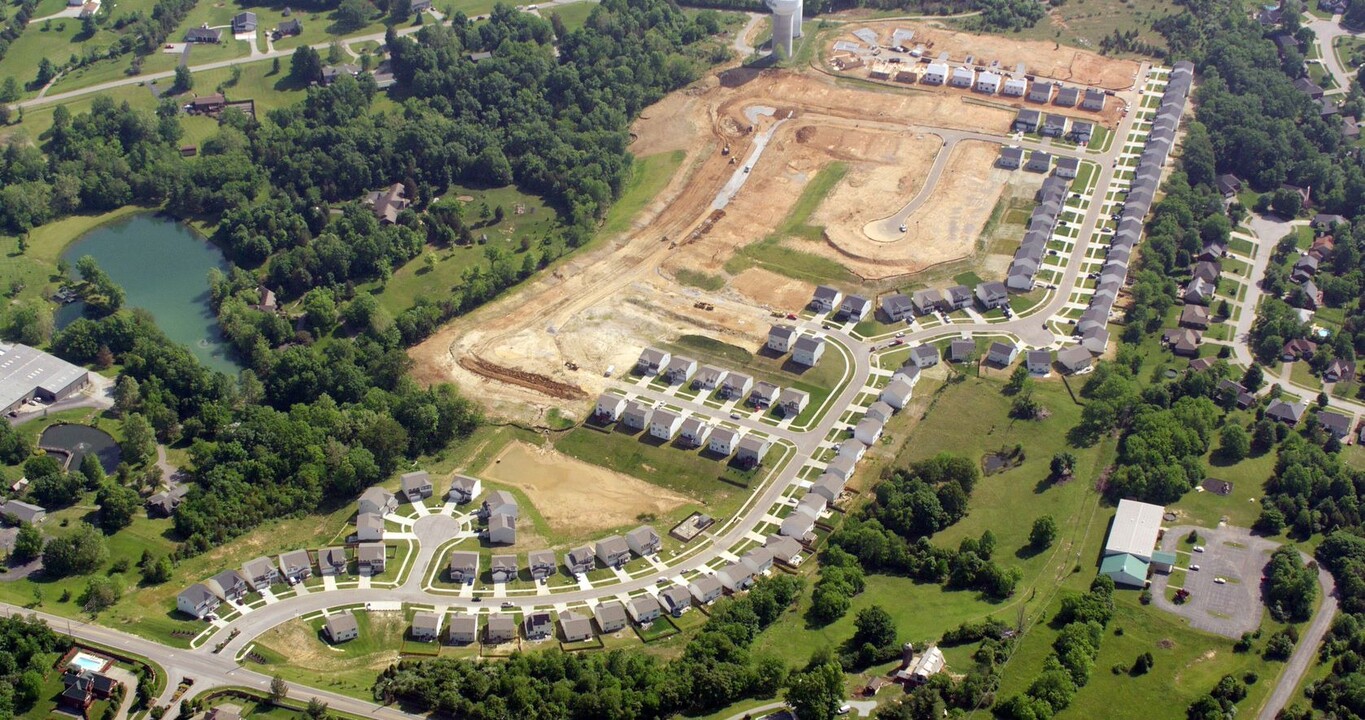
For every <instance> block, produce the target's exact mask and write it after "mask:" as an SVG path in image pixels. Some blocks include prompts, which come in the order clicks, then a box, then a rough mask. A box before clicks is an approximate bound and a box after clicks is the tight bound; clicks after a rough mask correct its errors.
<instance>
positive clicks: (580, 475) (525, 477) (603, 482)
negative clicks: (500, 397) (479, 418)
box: [483, 442, 689, 534]
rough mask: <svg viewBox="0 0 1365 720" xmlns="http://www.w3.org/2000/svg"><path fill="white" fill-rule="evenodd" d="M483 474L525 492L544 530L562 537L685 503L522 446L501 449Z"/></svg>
mask: <svg viewBox="0 0 1365 720" xmlns="http://www.w3.org/2000/svg"><path fill="white" fill-rule="evenodd" d="M483 475H484V476H485V477H487V478H489V479H490V480H495V481H497V482H500V483H503V484H505V485H511V486H513V487H516V488H519V489H521V490H523V491H525V492H526V494H527V495H528V496H529V497H531V498H532V499H533V502H534V503H535V506H536V508H537V509H538V510H539V511H540V514H541V515H542V516H543V517H544V518H545V521H546V522H547V523H549V525H550V527H551V528H552V529H553V530H554V531H555V532H558V533H564V534H583V533H591V532H594V531H597V530H605V529H608V528H614V527H620V526H622V525H626V524H628V523H630V522H633V521H634V520H635V519H636V518H638V517H639V516H640V515H643V514H655V513H657V514H663V513H665V512H668V511H669V510H672V509H674V508H676V507H679V506H681V505H684V504H686V503H687V502H689V500H688V498H686V497H683V496H681V495H678V494H676V493H672V492H669V491H667V490H664V489H662V488H660V487H658V486H656V485H651V484H650V483H647V482H645V481H643V480H637V479H636V478H633V477H630V476H628V475H623V474H621V473H616V472H612V471H611V470H608V469H606V468H603V467H599V466H597V465H590V464H588V463H585V462H582V461H580V460H575V459H574V458H571V457H569V456H567V455H564V454H562V453H559V452H557V451H555V450H554V449H553V448H550V447H535V446H532V445H530V444H527V443H524V442H514V443H511V444H510V445H508V446H507V447H506V448H504V449H503V451H502V452H501V453H500V454H499V455H498V456H497V458H495V459H494V460H493V462H492V463H491V464H490V465H489V466H488V467H487V469H485V470H484V471H483Z"/></svg>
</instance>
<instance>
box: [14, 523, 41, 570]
mask: <svg viewBox="0 0 1365 720" xmlns="http://www.w3.org/2000/svg"><path fill="white" fill-rule="evenodd" d="M42 552H43V534H42V533H41V532H39V531H38V528H36V527H34V526H33V525H29V524H28V523H23V524H21V525H20V526H19V534H18V535H17V536H15V538H14V550H12V551H11V552H10V557H12V558H13V559H14V561H15V562H17V563H20V564H23V563H27V562H30V561H32V560H37V559H38V556H39V555H40V554H42Z"/></svg>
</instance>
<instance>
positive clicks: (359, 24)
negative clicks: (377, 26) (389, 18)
mask: <svg viewBox="0 0 1365 720" xmlns="http://www.w3.org/2000/svg"><path fill="white" fill-rule="evenodd" d="M373 13H374V7H373V6H372V5H370V4H369V3H368V2H365V0H341V4H340V5H338V6H337V10H336V14H335V15H334V17H335V18H336V28H337V30H338V31H340V32H342V33H346V32H351V31H353V30H359V29H360V28H363V27H365V26H366V25H368V24H369V23H370V16H371V15H372V14H373Z"/></svg>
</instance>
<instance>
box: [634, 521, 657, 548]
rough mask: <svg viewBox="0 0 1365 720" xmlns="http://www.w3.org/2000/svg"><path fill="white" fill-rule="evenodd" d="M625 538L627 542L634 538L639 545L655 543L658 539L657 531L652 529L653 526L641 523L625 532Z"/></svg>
mask: <svg viewBox="0 0 1365 720" xmlns="http://www.w3.org/2000/svg"><path fill="white" fill-rule="evenodd" d="M626 539H627V542H629V541H630V540H634V541H635V542H637V543H639V544H641V545H649V544H651V543H656V542H658V541H659V533H657V532H655V531H654V527H653V526H650V525H641V526H640V527H637V528H635V529H634V530H631V531H630V532H628V533H626Z"/></svg>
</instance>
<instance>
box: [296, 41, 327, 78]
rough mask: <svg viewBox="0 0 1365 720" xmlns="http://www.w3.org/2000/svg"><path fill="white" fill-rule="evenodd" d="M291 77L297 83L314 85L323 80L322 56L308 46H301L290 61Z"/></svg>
mask: <svg viewBox="0 0 1365 720" xmlns="http://www.w3.org/2000/svg"><path fill="white" fill-rule="evenodd" d="M289 77H290V79H292V80H293V81H294V82H295V83H301V84H306V83H312V82H317V81H318V80H321V79H322V56H320V55H318V51H317V50H314V49H313V48H311V47H309V46H307V45H300V46H299V48H298V49H297V50H295V51H294V55H293V56H292V57H291V58H290V59H289Z"/></svg>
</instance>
